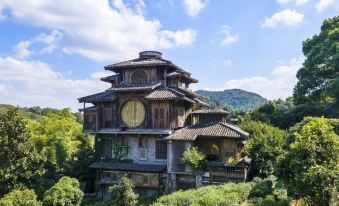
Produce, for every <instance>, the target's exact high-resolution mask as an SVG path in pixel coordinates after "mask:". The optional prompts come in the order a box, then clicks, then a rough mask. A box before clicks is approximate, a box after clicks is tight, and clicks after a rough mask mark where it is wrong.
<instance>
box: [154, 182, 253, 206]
mask: <svg viewBox="0 0 339 206" xmlns="http://www.w3.org/2000/svg"><path fill="white" fill-rule="evenodd" d="M252 186H253V184H252V183H239V184H235V183H228V184H224V185H219V186H206V187H201V188H199V189H192V190H186V191H177V192H174V193H172V194H169V195H165V196H162V197H160V198H159V199H158V200H157V201H156V202H155V203H154V204H153V205H152V206H165V205H171V206H182V205H184V206H185V205H187V206H190V205H218V206H224V205H225V206H226V205H227V206H236V205H239V203H240V202H242V201H244V200H246V199H247V197H248V195H249V193H250V191H251V189H252Z"/></svg>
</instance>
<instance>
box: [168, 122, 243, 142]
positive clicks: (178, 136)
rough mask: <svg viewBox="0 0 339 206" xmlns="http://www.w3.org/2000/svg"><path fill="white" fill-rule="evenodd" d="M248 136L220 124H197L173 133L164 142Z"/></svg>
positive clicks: (233, 127)
mask: <svg viewBox="0 0 339 206" xmlns="http://www.w3.org/2000/svg"><path fill="white" fill-rule="evenodd" d="M248 135H249V134H248V133H247V132H245V131H243V130H242V129H240V128H239V127H236V126H234V125H230V124H225V123H222V122H209V123H199V124H196V125H193V126H189V127H185V128H183V129H179V130H177V131H175V132H174V133H173V134H171V135H169V136H168V137H166V138H165V139H166V140H190V141H193V140H195V139H196V138H197V137H198V136H212V137H227V138H246V137H247V136H248Z"/></svg>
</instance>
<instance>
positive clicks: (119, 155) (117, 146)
mask: <svg viewBox="0 0 339 206" xmlns="http://www.w3.org/2000/svg"><path fill="white" fill-rule="evenodd" d="M111 141H112V152H113V161H118V162H119V161H122V160H124V158H126V157H127V156H128V151H127V150H126V149H125V148H123V147H122V146H121V143H120V139H119V138H112V139H111Z"/></svg>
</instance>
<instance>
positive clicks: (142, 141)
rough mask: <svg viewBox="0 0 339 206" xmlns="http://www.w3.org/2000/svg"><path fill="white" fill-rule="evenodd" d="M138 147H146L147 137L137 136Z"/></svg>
mask: <svg viewBox="0 0 339 206" xmlns="http://www.w3.org/2000/svg"><path fill="white" fill-rule="evenodd" d="M139 147H147V139H146V137H140V138H139Z"/></svg>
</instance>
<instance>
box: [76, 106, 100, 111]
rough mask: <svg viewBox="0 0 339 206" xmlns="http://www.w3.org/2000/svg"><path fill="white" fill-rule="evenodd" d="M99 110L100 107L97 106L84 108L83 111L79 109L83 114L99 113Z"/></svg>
mask: <svg viewBox="0 0 339 206" xmlns="http://www.w3.org/2000/svg"><path fill="white" fill-rule="evenodd" d="M98 109H99V107H97V106H93V107H86V108H83V109H79V111H80V112H83V111H97V110H98Z"/></svg>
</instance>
